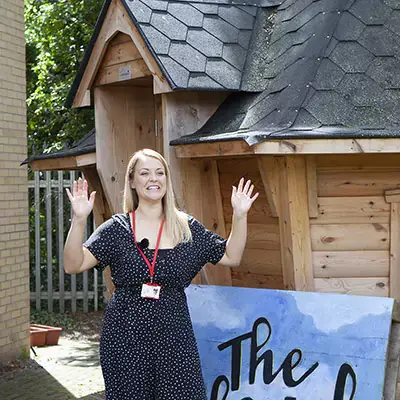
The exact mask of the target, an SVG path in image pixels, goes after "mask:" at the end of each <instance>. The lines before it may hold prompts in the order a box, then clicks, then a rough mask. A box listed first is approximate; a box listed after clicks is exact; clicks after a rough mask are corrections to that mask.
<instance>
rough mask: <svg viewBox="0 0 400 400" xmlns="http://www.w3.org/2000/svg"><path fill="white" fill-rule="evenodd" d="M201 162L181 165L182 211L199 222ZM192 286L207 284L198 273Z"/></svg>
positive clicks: (201, 217) (193, 161) (190, 161)
mask: <svg viewBox="0 0 400 400" xmlns="http://www.w3.org/2000/svg"><path fill="white" fill-rule="evenodd" d="M201 167H202V162H201V160H184V162H183V163H182V165H181V171H180V172H181V177H182V199H181V200H182V205H181V206H182V209H183V210H185V211H186V212H188V213H189V214H190V215H192V216H193V217H194V218H196V219H198V220H199V221H202V220H203V207H202V198H201V196H200V195H199V193H201ZM203 277H204V279H203ZM192 283H194V284H201V283H203V284H205V283H207V279H206V277H205V276H204V275H203V274H202V273H198V274H197V275H196V277H195V278H194V279H193V280H192Z"/></svg>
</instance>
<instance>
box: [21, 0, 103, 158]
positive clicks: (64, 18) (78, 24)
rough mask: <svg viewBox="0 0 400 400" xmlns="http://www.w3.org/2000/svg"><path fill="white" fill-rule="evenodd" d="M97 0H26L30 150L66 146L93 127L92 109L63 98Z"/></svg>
mask: <svg viewBox="0 0 400 400" xmlns="http://www.w3.org/2000/svg"><path fill="white" fill-rule="evenodd" d="M101 6H102V0H25V25H26V42H27V52H26V55H27V108H28V110H27V118H28V147H29V155H32V154H40V153H43V152H49V151H53V150H58V149H61V148H62V147H63V145H64V144H68V145H70V144H71V143H72V142H74V141H75V140H77V139H79V138H81V137H82V136H83V135H85V134H86V133H87V132H89V131H90V130H91V129H92V128H93V127H94V116H93V110H92V109H71V108H66V107H65V105H64V103H65V100H66V98H67V95H68V92H69V90H70V88H71V85H72V82H73V80H74V78H75V76H76V74H77V72H78V69H79V65H80V62H81V60H82V59H83V54H84V52H85V49H86V47H87V45H88V43H89V41H90V37H91V35H92V33H93V29H94V26H95V23H96V20H97V17H98V15H99V13H100V10H101Z"/></svg>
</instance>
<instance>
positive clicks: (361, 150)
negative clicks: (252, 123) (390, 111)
mask: <svg viewBox="0 0 400 400" xmlns="http://www.w3.org/2000/svg"><path fill="white" fill-rule="evenodd" d="M261 133H262V132H260V134H261ZM398 152H400V138H375V139H363V138H361V139H288V140H269V139H268V140H266V141H264V142H262V143H259V144H256V145H254V153H256V154H349V153H350V154H365V153H398Z"/></svg>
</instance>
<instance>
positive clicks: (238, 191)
mask: <svg viewBox="0 0 400 400" xmlns="http://www.w3.org/2000/svg"><path fill="white" fill-rule="evenodd" d="M253 190H254V185H251V181H250V179H249V180H248V181H247V182H246V184H245V183H244V178H242V179H240V181H239V185H238V187H237V188H236V187H235V186H233V187H232V197H231V202H232V208H233V214H234V215H235V216H237V217H243V216H245V215H246V214H247V213H248V212H249V210H250V207H251V206H252V204H253V202H254V201H255V200H256V198H257V197H258V195H259V193H258V192H257V193H256V194H255V195H254V196H253V197H251V194H252V193H253Z"/></svg>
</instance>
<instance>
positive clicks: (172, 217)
mask: <svg viewBox="0 0 400 400" xmlns="http://www.w3.org/2000/svg"><path fill="white" fill-rule="evenodd" d="M142 156H146V157H152V158H155V159H156V160H158V161H160V162H161V164H162V165H163V167H164V169H165V175H166V178H167V179H166V182H167V188H166V192H165V195H164V197H163V199H162V205H163V210H164V216H165V228H166V230H167V232H168V235H169V236H171V237H172V239H173V243H174V246H176V245H177V244H178V243H182V242H189V241H191V240H192V232H191V231H190V228H189V222H188V218H187V215H186V214H185V213H183V212H182V211H179V210H178V208H177V206H176V201H175V196H174V191H173V188H172V181H171V174H170V170H169V167H168V164H167V162H166V161H165V158H164V157H163V156H162V155H161V154H159V153H157V152H156V151H154V150H151V149H142V150H138V151H136V152H135V153H134V154H133V156H132V158H131V159H130V160H129V163H128V167H127V169H126V173H125V188H124V197H123V209H124V212H125V213H129V212H131V211H134V210H136V209H137V208H138V205H139V197H138V195H137V192H136V189H132V188H131V182H132V180H133V177H134V174H135V167H136V164H137V162H138V160H139V158H140V157H142Z"/></svg>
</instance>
